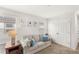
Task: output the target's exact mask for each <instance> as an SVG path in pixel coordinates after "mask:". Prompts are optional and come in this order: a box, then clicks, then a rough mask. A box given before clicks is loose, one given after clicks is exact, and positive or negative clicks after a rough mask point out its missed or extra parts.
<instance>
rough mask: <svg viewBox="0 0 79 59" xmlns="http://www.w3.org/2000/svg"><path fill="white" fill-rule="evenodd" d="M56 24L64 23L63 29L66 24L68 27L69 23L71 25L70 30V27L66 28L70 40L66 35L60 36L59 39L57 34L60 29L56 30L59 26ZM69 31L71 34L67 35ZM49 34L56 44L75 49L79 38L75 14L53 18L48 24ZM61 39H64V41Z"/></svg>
mask: <svg viewBox="0 0 79 59" xmlns="http://www.w3.org/2000/svg"><path fill="white" fill-rule="evenodd" d="M55 23H57V24H58V23H60V24H61V23H62V25H63V26H64V27H63V28H65V25H64V24H66V25H68V23H69V24H70V28H69V26H67V29H66V28H65V29H66V30H65V33H66V35H67V36H69V35H70V38H68V39H67V38H66V35H62V36H60V38H59V37H57V36H56V34H55V33H57V30H58V28H56V27H57V26H56V24H55ZM69 29H70V32H69V34H67V31H68V30H69ZM63 30H64V29H63ZM48 32H49V34H50V36H51V37H52V38H53V40H54V41H55V42H56V43H59V44H62V45H64V46H67V47H70V48H73V49H75V48H76V46H77V37H76V21H75V16H74V12H72V13H66V14H63V15H60V16H58V17H54V18H51V19H50V21H49V23H48ZM63 37H65V38H63ZM58 38H59V39H58ZM61 38H63V40H62V39H61ZM63 41H64V42H63Z"/></svg>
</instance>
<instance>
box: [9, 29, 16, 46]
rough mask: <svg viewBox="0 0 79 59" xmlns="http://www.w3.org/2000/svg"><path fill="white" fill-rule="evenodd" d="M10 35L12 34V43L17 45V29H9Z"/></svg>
mask: <svg viewBox="0 0 79 59" xmlns="http://www.w3.org/2000/svg"><path fill="white" fill-rule="evenodd" d="M9 35H10V37H11V44H12V45H15V39H16V31H15V30H11V31H9Z"/></svg>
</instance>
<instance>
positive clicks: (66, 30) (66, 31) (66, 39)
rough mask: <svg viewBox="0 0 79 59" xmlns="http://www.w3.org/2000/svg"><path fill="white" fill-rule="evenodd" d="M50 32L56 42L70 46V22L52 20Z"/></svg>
mask: <svg viewBox="0 0 79 59" xmlns="http://www.w3.org/2000/svg"><path fill="white" fill-rule="evenodd" d="M49 33H50V35H51V37H52V38H53V40H54V41H55V42H56V43H59V44H61V45H64V46H67V47H70V22H69V21H66V22H50V25H49Z"/></svg>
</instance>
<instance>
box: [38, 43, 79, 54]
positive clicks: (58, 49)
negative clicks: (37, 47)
mask: <svg viewBox="0 0 79 59" xmlns="http://www.w3.org/2000/svg"><path fill="white" fill-rule="evenodd" d="M78 48H79V47H78ZM78 53H79V49H77V50H75V51H74V50H72V49H70V48H67V47H64V46H62V45H59V44H56V43H53V44H52V45H51V46H50V47H48V48H46V49H43V50H42V51H39V52H38V53H37V54H78Z"/></svg>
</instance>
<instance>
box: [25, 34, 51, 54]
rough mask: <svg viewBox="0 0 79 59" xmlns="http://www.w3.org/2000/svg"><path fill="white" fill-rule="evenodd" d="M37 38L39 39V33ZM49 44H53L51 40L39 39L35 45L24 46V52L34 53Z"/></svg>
mask: <svg viewBox="0 0 79 59" xmlns="http://www.w3.org/2000/svg"><path fill="white" fill-rule="evenodd" d="M35 40H37V41H38V40H39V36H38V35H35ZM49 46H51V41H50V40H49V41H46V42H43V41H38V42H37V43H36V44H35V45H34V46H33V47H24V53H25V54H34V53H37V52H39V51H41V50H42V49H45V48H47V47H49Z"/></svg>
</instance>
